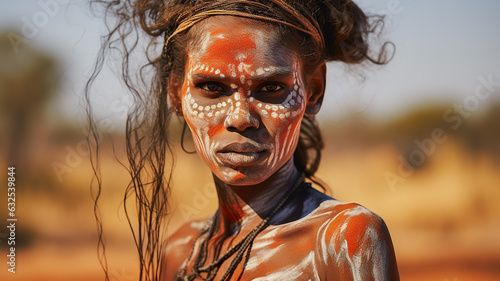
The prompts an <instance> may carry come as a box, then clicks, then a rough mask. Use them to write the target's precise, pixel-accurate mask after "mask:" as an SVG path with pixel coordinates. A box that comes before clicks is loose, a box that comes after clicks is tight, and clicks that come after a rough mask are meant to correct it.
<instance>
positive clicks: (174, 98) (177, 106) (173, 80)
mask: <svg viewBox="0 0 500 281" xmlns="http://www.w3.org/2000/svg"><path fill="white" fill-rule="evenodd" d="M180 80H181V79H179V77H177V76H175V75H172V76H171V77H170V82H169V83H168V101H169V104H170V107H171V108H172V110H173V111H174V113H175V114H176V115H177V116H182V101H181V95H182V93H181V89H182V83H181V81H180Z"/></svg>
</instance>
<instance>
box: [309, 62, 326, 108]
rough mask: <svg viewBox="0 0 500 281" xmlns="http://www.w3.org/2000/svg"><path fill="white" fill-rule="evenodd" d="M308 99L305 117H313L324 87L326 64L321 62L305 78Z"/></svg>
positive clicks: (323, 92)
mask: <svg viewBox="0 0 500 281" xmlns="http://www.w3.org/2000/svg"><path fill="white" fill-rule="evenodd" d="M307 84H308V88H309V91H308V97H307V104H306V112H305V114H306V115H307V116H314V115H316V114H317V113H318V112H319V109H320V108H321V104H322V103H323V97H324V95H325V87H326V63H325V62H322V63H321V64H320V65H319V66H318V67H317V68H316V69H315V70H314V72H313V73H312V74H310V75H308V76H307Z"/></svg>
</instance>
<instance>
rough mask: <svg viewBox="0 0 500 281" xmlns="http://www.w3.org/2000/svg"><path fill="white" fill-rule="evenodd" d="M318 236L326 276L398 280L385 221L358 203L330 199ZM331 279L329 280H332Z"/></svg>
mask: <svg viewBox="0 0 500 281" xmlns="http://www.w3.org/2000/svg"><path fill="white" fill-rule="evenodd" d="M321 211H322V212H329V213H330V215H329V218H328V219H327V220H326V221H325V222H324V223H323V225H322V227H321V229H320V233H318V234H319V235H318V237H321V238H320V240H321V241H318V242H319V245H321V249H320V252H321V256H322V261H323V262H324V265H325V268H327V269H328V270H330V272H328V274H327V276H329V277H330V278H332V279H334V280H336V279H340V280H399V274H398V269H397V264H396V258H395V254H394V248H393V245H392V240H391V237H390V234H389V230H388V229H387V226H386V224H385V222H384V220H383V219H382V218H381V217H380V216H379V215H377V214H376V213H374V212H372V211H370V210H369V209H367V208H365V207H363V206H361V205H359V204H357V203H341V202H339V201H336V200H329V201H325V202H323V203H322V206H321ZM330 278H328V279H330Z"/></svg>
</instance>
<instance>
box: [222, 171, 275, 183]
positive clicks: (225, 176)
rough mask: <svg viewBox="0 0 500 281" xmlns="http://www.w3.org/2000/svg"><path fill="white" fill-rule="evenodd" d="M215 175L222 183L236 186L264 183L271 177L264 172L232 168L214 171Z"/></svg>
mask: <svg viewBox="0 0 500 281" xmlns="http://www.w3.org/2000/svg"><path fill="white" fill-rule="evenodd" d="M214 174H215V176H216V177H217V178H219V180H221V181H222V182H224V183H226V184H229V185H235V186H249V185H256V184H259V183H262V182H263V181H264V180H266V179H267V178H268V177H269V175H267V174H263V173H262V171H260V172H259V171H248V170H235V169H232V168H222V169H220V170H219V171H214Z"/></svg>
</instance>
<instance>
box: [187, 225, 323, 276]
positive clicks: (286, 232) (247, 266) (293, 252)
mask: <svg viewBox="0 0 500 281" xmlns="http://www.w3.org/2000/svg"><path fill="white" fill-rule="evenodd" d="M315 233H317V229H315V227H314V226H313V225H295V224H291V225H288V226H285V227H281V226H280V227H277V226H270V227H268V228H267V229H265V230H264V231H263V232H262V233H260V234H259V235H258V236H257V237H256V238H255V239H254V240H253V243H252V245H251V250H250V252H249V255H248V257H247V255H246V254H245V255H243V258H242V260H241V262H239V263H238V264H237V266H235V267H234V273H233V275H232V277H231V279H230V280H238V278H239V277H240V276H241V279H240V280H261V281H263V280H266V281H268V280H269V281H272V280H321V279H323V278H322V271H323V266H322V263H321V262H320V260H321V259H320V254H319V252H318V251H319V249H320V248H321V245H318V243H317V241H318V239H317V235H315ZM228 244H230V243H227V244H226V243H224V244H223V245H222V247H221V249H220V253H219V256H221V255H224V253H225V252H226V251H227V250H228V249H230V248H231V246H230V245H228ZM199 249H200V247H195V252H193V257H196V256H198V253H197V251H199ZM235 256H236V254H234V255H232V256H231V257H229V258H228V259H227V260H225V261H224V262H223V263H222V264H221V266H220V268H219V270H218V271H217V274H216V276H215V278H214V279H213V280H221V279H222V277H223V276H224V274H225V273H226V272H227V271H228V270H231V268H232V267H231V263H232V261H233V260H234V259H235ZM194 259H195V258H192V259H191V260H189V261H188V260H186V261H185V264H184V266H186V265H187V267H186V268H188V272H192V269H193V266H194ZM213 261H214V259H213V251H212V250H209V251H208V254H207V256H206V261H205V263H204V265H207V264H210V263H211V262H213ZM202 276H203V275H202Z"/></svg>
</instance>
